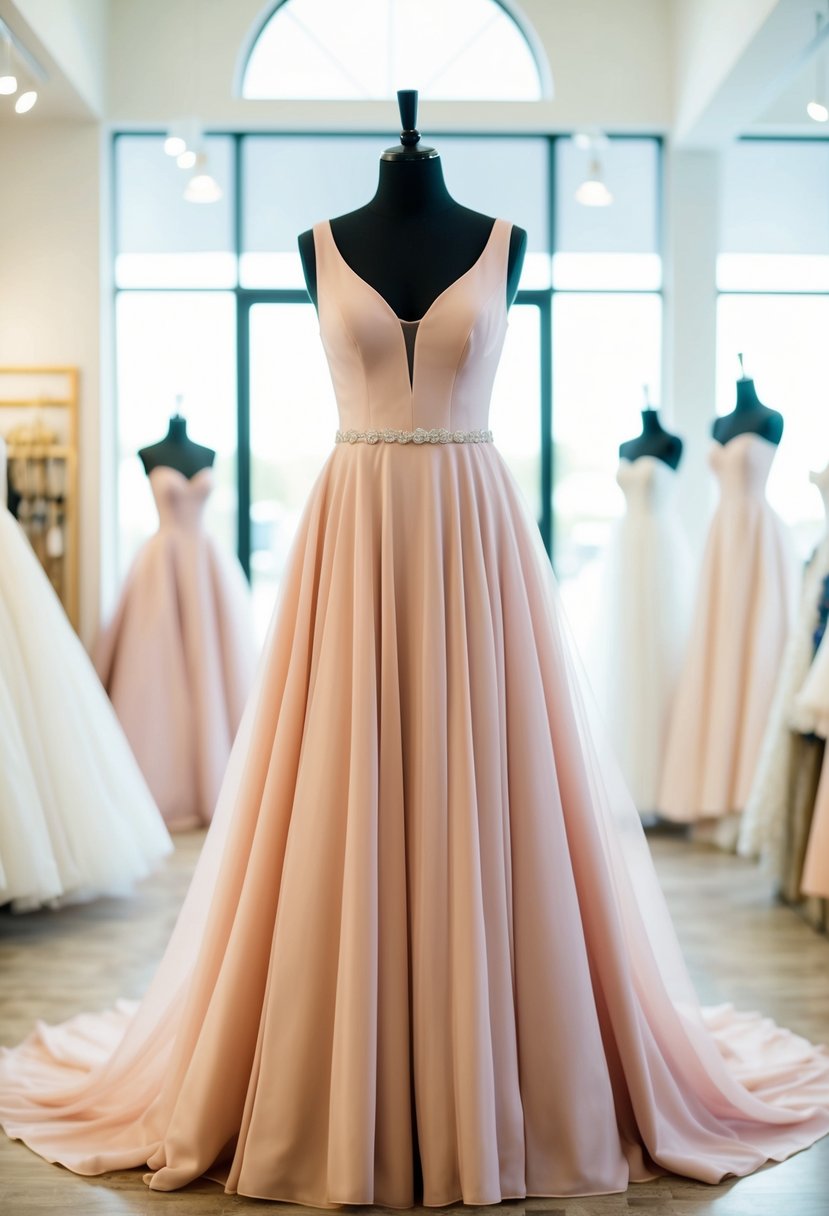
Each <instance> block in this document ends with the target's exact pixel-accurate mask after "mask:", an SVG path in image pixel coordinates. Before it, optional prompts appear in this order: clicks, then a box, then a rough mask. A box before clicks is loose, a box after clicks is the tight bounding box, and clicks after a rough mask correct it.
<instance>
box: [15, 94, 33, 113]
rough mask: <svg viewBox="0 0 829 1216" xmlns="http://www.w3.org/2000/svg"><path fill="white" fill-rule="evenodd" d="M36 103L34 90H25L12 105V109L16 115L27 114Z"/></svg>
mask: <svg viewBox="0 0 829 1216" xmlns="http://www.w3.org/2000/svg"><path fill="white" fill-rule="evenodd" d="M36 102H37V92H36V90H35V89H27V90H26V92H25V93H21V94H20V96H19V97H18V99H17V101H16V102H15V103H14V108H15V110H16V111H17V113H18V114H28V113H29V110H31V109H32V108H33V107H34V105H35V103H36Z"/></svg>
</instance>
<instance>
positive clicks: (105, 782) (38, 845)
mask: <svg viewBox="0 0 829 1216" xmlns="http://www.w3.org/2000/svg"><path fill="white" fill-rule="evenodd" d="M0 554H2V560H0V903H11V904H12V907H13V908H14V909H15V910H16V911H26V910H29V909H31V908H36V907H39V906H42V905H44V904H49V905H55V904H56V903H60V902H66V901H68V900H79V899H88V898H91V897H92V896H95V895H101V894H123V893H124V892H126V891H128V890H129V889H130V888H131V887H132V885H133V883H134V882H136V881H137V880H138V879H140V878H143V877H144V876H145V875H146V874H148V873H149V872H151V871H152V870H153V869H155V867H156V866H157V864H158V862H159V861H160V859H161V858H162V857H163V856H164V855H165V854H167V853H169V852H170V850H171V848H172V845H171V843H170V838H169V836H168V835H167V832H166V831H165V829H164V825H163V823H162V821H161V817H160V815H159V814H158V811H157V810H156V808H155V806H154V805H153V801H152V798H151V797H150V794H149V791H148V790H147V787H146V785H145V784H144V781H143V779H142V777H141V774H140V773H139V771H138V768H137V766H136V763H135V760H134V759H133V757H132V755H131V753H130V750H129V747H128V746H127V742H126V740H125V739H124V736H123V734H122V732H121V729H120V727H119V725H118V722H117V720H116V718H115V714H114V713H113V711H112V707H111V706H110V704H109V702H108V701H107V698H106V695H105V694H104V690H103V689H102V688H101V685H100V683H99V682H98V678H97V676H96V675H95V671H94V669H93V667H92V664H91V662H90V661H89V659H88V657H87V655H86V652H85V651H84V649H83V647H82V646H81V643H80V641H79V640H78V638H77V637H76V636H75V633H74V632H73V630H72V627H71V625H70V624H69V621H68V620H67V619H66V616H65V615H64V612H63V608H62V607H61V605H60V602H59V601H58V599H57V596H56V595H55V593H54V591H53V589H52V587H51V585H50V583H49V580H48V579H47V577H46V575H45V574H44V572H43V570H42V569H41V567H40V565H39V563H38V561H37V558H36V557H35V555H34V553H33V552H32V550H31V548H30V546H29V543H28V541H27V540H26V537H25V535H24V533H23V532H22V530H21V529H20V527H19V525H18V524H17V522H16V521H15V520H14V518H13V517H12V516H11V515H10V514H9V512H8V511H6V510H5V508H3V507H2V506H0Z"/></svg>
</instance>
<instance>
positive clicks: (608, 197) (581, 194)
mask: <svg viewBox="0 0 829 1216" xmlns="http://www.w3.org/2000/svg"><path fill="white" fill-rule="evenodd" d="M575 198H576V202H577V203H581V205H582V206H583V207H609V206H610V204H611V203H612V202H613V195H612V194H611V193H610V191H609V190H608V188H607V186H606V184H605V181H604V177H603V176H602V166H601V162H600V161H599V160H598V158H596V157H594V158H593V160H591V162H590V165H589V167H588V170H587V177H586V178H585V180H584V181H583V182H582V184H581V185H580V186H579V188H578V190H577V191H576V195H575Z"/></svg>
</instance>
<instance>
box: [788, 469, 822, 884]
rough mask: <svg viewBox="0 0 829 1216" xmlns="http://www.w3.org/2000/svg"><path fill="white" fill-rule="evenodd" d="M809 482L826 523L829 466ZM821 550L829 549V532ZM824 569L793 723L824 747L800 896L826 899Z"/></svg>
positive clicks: (813, 476) (793, 714) (794, 708)
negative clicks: (812, 645) (811, 650)
mask: <svg viewBox="0 0 829 1216" xmlns="http://www.w3.org/2000/svg"><path fill="white" fill-rule="evenodd" d="M812 481H813V482H815V484H816V485H817V487H818V489H819V490H820V492H821V495H822V497H823V505H824V508H825V510H826V515H827V520H828V521H829V466H827V467H826V468H825V469H823V471H822V472H820V473H813V474H812ZM822 548H823V549H824V550H826V549H829V533H827V538H826V539H825V540H824V542H823V546H822ZM824 567H825V568H824V578H823V580H822V583H821V587H820V595H819V598H820V600H821V602H820V605H819V607H820V614H819V615H820V622H819V628H820V629H822V636H821V637H820V642H819V645H818V647H817V652H816V653H815V655H814V660H813V662H812V664H811V667H810V668H809V670H808V672H807V673H806V676H805V679H804V680H803V683H802V686H801V688H800V689H799V691H798V693H797V696H796V697H795V699H794V706H793V710H792V724H793V726H794V727H795V728H796V729H797V730H799V731H803V732H809V734H810V735H811V736H816V737H817V739H818V740H820V742H821V743H822V745H823V763H822V768H821V774H820V782H819V784H818V787H817V792H816V795H815V801H814V806H813V807H812V816H811V821H810V823H809V835H808V841H807V848H806V855H805V858H804V863H803V874H802V881H801V893H802V894H803V895H809V896H817V897H818V898H820V899H829V760H827V756H829V748H827V747H826V740H827V739H829V629H827V627H826V618H827V599H829V557H827V558H826V559H825V562H824ZM816 615H817V614H816Z"/></svg>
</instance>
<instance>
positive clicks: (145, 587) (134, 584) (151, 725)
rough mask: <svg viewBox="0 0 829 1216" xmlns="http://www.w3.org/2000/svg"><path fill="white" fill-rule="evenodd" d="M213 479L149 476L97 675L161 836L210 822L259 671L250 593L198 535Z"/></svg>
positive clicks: (169, 473) (164, 471)
mask: <svg viewBox="0 0 829 1216" xmlns="http://www.w3.org/2000/svg"><path fill="white" fill-rule="evenodd" d="M213 478H214V474H213V470H212V469H210V468H206V469H202V470H201V471H200V472H198V473H196V474H195V476H194V477H192V478H189V479H188V478H187V477H185V476H184V474H183V473H180V472H179V471H178V470H177V469H172V468H167V467H165V466H160V467H157V468H154V469H153V470H152V471H151V473H150V485H151V487H152V491H153V496H154V498H155V502H156V506H157V508H158V516H159V525H160V526H159V529H158V532H156V534H155V535H154V536H152V537H151V538H150V539H149V540H148V541H147V543H146V544H145V545H144V547H143V548H142V549H141V550H140V551H139V553H138V555H137V557H136V559H135V561H134V563H133V566H132V569H131V570H130V572H129V574H128V575H127V579H126V582H125V584H124V588H123V591H122V593H121V598H120V602H119V604H118V607H117V610H116V612H115V615H114V617H113V619H112V621H111V623H110V624H109V626H108V627H107V629H106V630H104V632H103V633H102V635H101V637H100V639H99V642H98V646H97V649H96V653H95V665H96V667H97V669H98V674H99V675H100V677H101V682H102V683H103V685H104V687H105V688H106V690H107V692H108V693H109V696H110V700H111V701H112V704H113V706H114V707H115V712H116V713H117V715H118V717H119V719H120V721H121V725H122V726H123V728H124V733H125V734H126V736H127V738H128V740H129V742H130V746H131V747H132V750H133V752H134V753H135V757H136V759H137V761H138V764H139V767H140V768H141V771H142V772H143V774H144V777H145V779H146V781H147V784H148V785H149V787H150V790H151V791H152V794H153V797H154V798H155V801H156V805H157V806H158V808H159V810H160V811H161V813H162V815H163V816H164V819H165V821H166V823H167V826H168V827H169V828H171V829H172V830H174V831H177V830H181V829H184V828H192V827H197V826H198V825H199V824H205V823H208V822H209V821H210V819H211V817H212V815H213V809H214V807H215V805H216V799H217V797H218V794H219V789H220V786H221V782H222V778H223V776H224V772H225V768H226V767H227V761H228V757H229V755H230V748H231V745H232V743H233V739H234V736H235V734H236V731H237V728H238V726H239V721H240V719H241V716H242V710H243V709H244V705H245V699H246V697H247V694H248V692H249V691H250V686H251V682H252V679H253V673H254V670H255V665H256V649H255V643H254V633H253V621H252V614H251V610H250V604H249V599H248V589H247V585H246V583H245V579H244V575H243V574H242V571H241V568H240V567H239V566H238V563H236V562H234V561H232V560H231V559H230V558H228V557H226V556H225V554H224V553H223V552H222V551H221V550H220V549H219V546H218V545H217V544H216V543H215V542H214V541H213V539H212V537H211V536H210V535H209V533H208V532H207V531H206V530H205V528H204V524H203V519H202V517H203V513H204V506H205V503H206V501H207V498H208V495H209V494H210V492H211V490H212V488H213Z"/></svg>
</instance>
